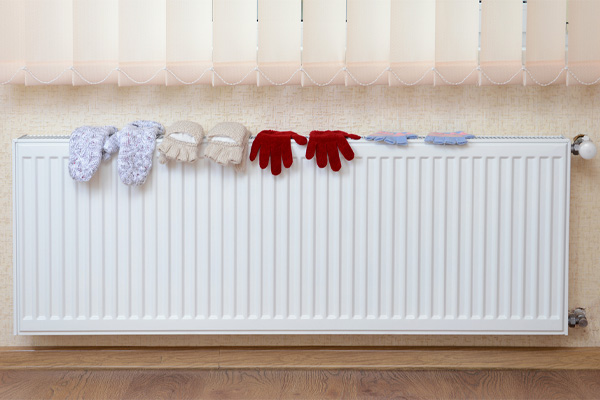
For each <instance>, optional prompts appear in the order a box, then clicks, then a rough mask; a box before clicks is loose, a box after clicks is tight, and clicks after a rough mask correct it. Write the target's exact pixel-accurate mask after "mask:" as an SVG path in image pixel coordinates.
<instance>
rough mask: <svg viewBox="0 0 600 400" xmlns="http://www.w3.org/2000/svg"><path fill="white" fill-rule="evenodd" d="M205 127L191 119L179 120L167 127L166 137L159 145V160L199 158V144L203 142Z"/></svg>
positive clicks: (192, 159) (186, 160) (193, 159)
mask: <svg viewBox="0 0 600 400" xmlns="http://www.w3.org/2000/svg"><path fill="white" fill-rule="evenodd" d="M203 137H204V129H203V128H202V126H201V125H200V124H197V123H195V122H191V121H178V122H175V123H174V124H173V125H171V126H169V127H168V128H167V132H166V133H165V137H164V139H163V141H162V143H161V144H159V145H158V162H160V163H161V164H166V163H167V162H168V161H170V160H173V161H181V162H194V161H196V160H197V159H198V146H199V145H200V143H202V138H203Z"/></svg>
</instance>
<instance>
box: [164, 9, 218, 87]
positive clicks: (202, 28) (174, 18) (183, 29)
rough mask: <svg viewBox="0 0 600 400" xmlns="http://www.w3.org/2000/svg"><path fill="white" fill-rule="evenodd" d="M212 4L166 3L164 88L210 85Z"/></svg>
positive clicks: (211, 76)
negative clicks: (194, 84)
mask: <svg viewBox="0 0 600 400" xmlns="http://www.w3.org/2000/svg"><path fill="white" fill-rule="evenodd" d="M212 3H213V2H212V0H167V68H169V70H170V71H171V72H173V74H175V75H176V76H177V78H179V79H177V78H175V76H173V75H172V74H171V73H167V85H181V84H183V83H182V82H181V81H183V82H188V83H189V82H195V83H197V84H212V79H213V74H212V71H210V70H209V69H210V68H211V67H212V30H213V26H212V11H213V10H212Z"/></svg>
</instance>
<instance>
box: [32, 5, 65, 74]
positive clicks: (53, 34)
mask: <svg viewBox="0 0 600 400" xmlns="http://www.w3.org/2000/svg"><path fill="white" fill-rule="evenodd" d="M23 4H24V7H25V9H24V13H23V19H22V22H23V23H24V24H25V26H24V29H25V32H24V36H25V37H26V39H25V46H26V48H25V58H26V59H25V65H26V66H27V68H28V69H29V71H30V72H31V74H33V75H34V76H35V78H37V79H35V78H34V77H33V76H31V75H30V74H26V75H25V84H26V85H40V84H44V83H49V84H52V85H70V84H72V82H73V74H72V72H71V71H66V72H63V71H65V69H67V68H70V67H71V66H72V65H73V2H72V1H71V0H23ZM61 73H62V75H60V74H61ZM57 77H58V78H57ZM40 81H42V82H40ZM50 81H51V82H50Z"/></svg>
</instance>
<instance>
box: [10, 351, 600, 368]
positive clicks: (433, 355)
mask: <svg viewBox="0 0 600 400" xmlns="http://www.w3.org/2000/svg"><path fill="white" fill-rule="evenodd" d="M130 368H137V369H381V370H389V369H399V370H450V369H451V370H516V369H519V370H521V369H535V370H600V348H597V347H593V348H582V347H577V348H532V347H528V348H524V347H521V348H518V347H517V348H506V347H503V348H494V347H468V348H467V347H428V348H423V347H419V348H416V347H415V348H408V347H403V348H371V347H361V348H355V347H340V348H332V347H297V348H296V347H286V348H264V347H263V348H236V347H212V348H211V347H203V348H196V347H191V348H165V347H163V348H139V347H138V348H133V347H130V348H105V347H104V348H103V347H100V348H90V347H87V348H7V347H5V348H0V370H6V369H86V370H87V369H94V370H97V369H130Z"/></svg>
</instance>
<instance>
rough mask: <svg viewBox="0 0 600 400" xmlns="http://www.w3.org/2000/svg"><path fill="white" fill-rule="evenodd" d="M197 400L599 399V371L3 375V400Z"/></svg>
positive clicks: (52, 372) (21, 372)
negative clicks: (195, 399)
mask: <svg viewBox="0 0 600 400" xmlns="http://www.w3.org/2000/svg"><path fill="white" fill-rule="evenodd" d="M194 398H202V399H483V398H485V399H545V400H549V399H599V398H600V371H598V370H594V371H585V370H584V371H517V370H512V371H481V370H480V371H447V370H440V371H410V370H402V371H392V370H386V371H378V370H243V369H236V370H197V369H196V370H186V369H178V370H42V369H33V370H24V369H20V370H3V371H0V399H194Z"/></svg>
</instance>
